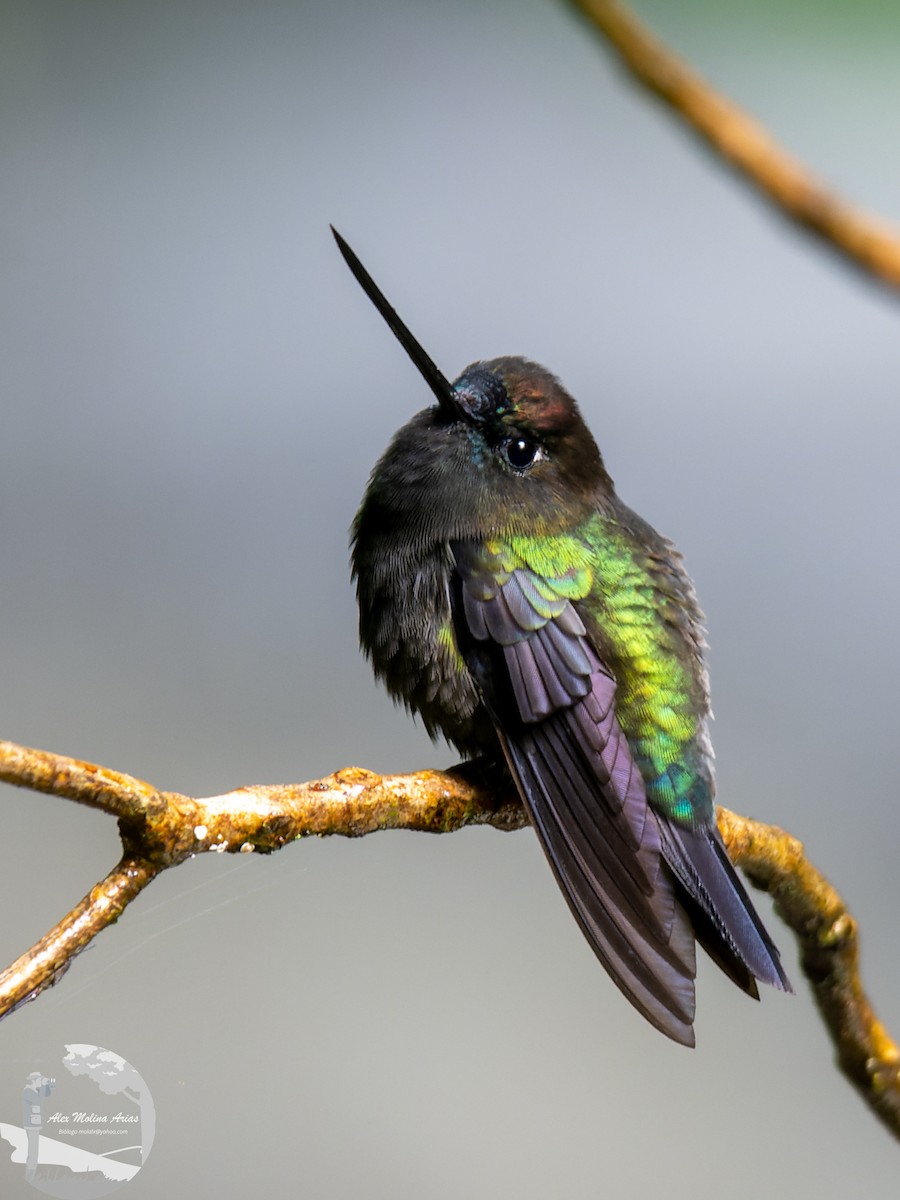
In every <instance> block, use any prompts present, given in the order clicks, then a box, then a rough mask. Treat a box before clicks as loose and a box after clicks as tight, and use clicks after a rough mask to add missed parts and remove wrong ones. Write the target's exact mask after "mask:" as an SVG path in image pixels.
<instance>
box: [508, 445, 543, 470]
mask: <svg viewBox="0 0 900 1200" xmlns="http://www.w3.org/2000/svg"><path fill="white" fill-rule="evenodd" d="M500 453H501V454H502V455H503V457H504V458H505V459H506V461H507V462H508V463H509V465H510V466H511V467H512V469H513V470H514V471H527V470H528V468H529V467H530V466H533V465H534V463H536V462H539V461H540V460H541V459H542V458H543V457H544V452H543V451H542V450H541V448H540V446H539V445H538V444H537V442H533V441H531V439H530V438H525V437H511V438H507V439H506V441H505V442H503V443H502V445H501V446H500Z"/></svg>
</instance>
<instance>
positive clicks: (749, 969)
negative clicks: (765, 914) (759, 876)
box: [657, 816, 794, 999]
mask: <svg viewBox="0 0 900 1200" xmlns="http://www.w3.org/2000/svg"><path fill="white" fill-rule="evenodd" d="M657 820H658V823H659V830H660V837H661V840H662V851H663V857H664V858H665V860H666V862H667V863H668V864H669V866H670V867H671V869H672V871H673V873H674V875H675V878H676V879H677V880H678V882H679V884H680V885H681V888H682V890H683V892H684V895H683V896H682V903H683V904H684V905H685V907H686V908H687V910H688V912H689V914H690V916H691V919H692V921H693V924H694V931H695V933H696V935H697V940H698V941H699V942H700V944H701V945H702V946H703V948H704V950H706V952H707V953H708V954H709V955H710V957H711V958H712V959H713V960H714V961H715V962H716V963H717V964H718V965H719V966H720V967H721V968H722V970H723V971H724V972H725V974H726V975H727V976H728V977H729V978H730V979H732V980H733V981H734V982H735V983H736V984H737V985H738V987H739V988H742V989H743V990H744V991H745V992H747V994H748V995H750V996H754V997H756V998H757V999H758V997H759V993H758V992H757V989H756V982H755V980H756V979H759V980H760V981H761V982H762V983H768V984H771V985H772V987H776V988H779V989H780V990H781V991H783V992H792V991H793V990H794V989H793V988H792V987H791V984H790V980H789V979H788V977H787V975H786V974H785V971H784V968H783V967H782V965H781V955H780V954H779V951H778V947H777V946H776V945H775V943H774V942H773V941H772V939H771V938H770V937H769V934H768V933H767V932H766V928H765V926H764V925H763V923H762V921H761V920H760V918H759V914H758V913H757V911H756V909H755V908H754V906H753V902H752V900H751V899H750V897H749V896H748V895H747V890H746V888H745V887H744V885H743V884H742V883H741V880H740V878H739V876H738V874H737V872H736V871H735V869H734V867H733V866H732V864H731V860H730V859H729V857H728V854H727V852H726V850H725V846H724V843H723V842H722V838H721V836H720V834H719V831H718V829H716V828H715V827H713V828H712V829H687V828H685V827H684V826H682V825H676V824H675V823H674V822H673V821H669V820H667V819H666V818H665V817H662V816H658V817H657Z"/></svg>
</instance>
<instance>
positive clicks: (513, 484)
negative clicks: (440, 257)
mask: <svg viewBox="0 0 900 1200" xmlns="http://www.w3.org/2000/svg"><path fill="white" fill-rule="evenodd" d="M332 232H333V233H334V236H335V239H336V241H337V243H338V247H339V249H340V251H341V253H342V254H343V256H344V259H345V261H346V262H347V264H348V266H349V267H350V269H351V271H352V272H353V274H354V276H355V277H356V279H357V281H358V282H359V283H360V285H361V286H362V288H363V290H364V291H365V292H366V294H367V295H368V296H369V298H370V300H372V302H373V304H374V305H375V307H376V308H377V309H378V311H379V312H380V313H381V315H382V316H383V317H384V319H385V320H386V321H387V323H388V325H389V326H390V328H391V329H392V330H393V332H394V334H395V335H396V337H397V339H398V341H399V342H400V344H401V345H402V346H403V348H404V349H405V350H406V352H407V353H408V354H409V356H410V358H411V359H412V361H413V362H414V363H415V365H416V366H417V367H418V369H419V371H420V372H421V374H422V376H423V378H424V379H425V381H426V382H427V384H428V386H429V387H430V388H431V390H432V391H433V392H434V394H435V397H436V398H437V405H436V406H435V407H432V408H429V409H425V410H424V411H423V412H420V413H418V414H417V415H416V416H415V417H413V419H412V420H411V421H410V422H409V423H408V424H407V425H405V426H404V427H403V428H402V429H401V430H400V431H399V433H398V434H397V435H396V437H395V438H394V441H393V442H392V444H391V445H390V447H389V448H388V450H387V452H386V453H385V455H384V456H383V457H382V459H381V461H380V462H379V464H378V465H377V467H376V468H375V471H374V473H373V477H372V482H371V484H370V489H369V495H368V500H370V501H376V500H378V499H380V500H381V501H383V502H384V505H385V507H386V508H389V509H390V510H391V511H392V512H393V513H395V514H397V515H402V516H403V517H405V519H406V520H407V521H408V522H413V523H415V524H418V525H419V526H428V527H429V529H428V531H429V532H431V533H433V532H435V529H436V528H439V531H440V533H441V534H442V535H447V536H453V537H464V536H468V535H471V534H476V533H484V532H485V531H486V530H488V529H489V528H491V527H497V528H498V529H499V527H500V525H501V523H502V526H503V528H505V529H511V528H513V529H515V528H520V529H521V531H522V532H529V533H536V532H538V529H539V528H540V527H542V526H543V527H544V528H547V529H548V531H549V529H551V528H553V527H557V528H562V527H564V526H566V525H568V524H570V523H571V521H572V519H573V517H575V516H576V515H577V514H578V513H579V512H580V511H582V510H583V511H584V513H585V514H587V513H588V512H589V511H590V510H592V509H596V508H597V507H598V506H600V507H603V506H604V500H605V499H606V498H608V497H611V495H612V481H611V480H610V478H609V476H608V475H607V473H606V470H605V468H604V466H603V460H602V458H601V457H600V451H599V450H598V449H597V444H596V442H595V441H594V439H593V437H592V436H591V433H590V431H589V430H588V428H587V426H586V425H585V423H584V421H583V419H582V417H581V414H580V412H579V411H578V405H577V404H576V403H575V400H574V399H573V398H572V397H571V396H570V395H569V393H568V392H567V391H566V390H565V389H564V388H563V386H562V385H561V384H560V382H559V380H558V379H557V378H556V377H555V376H554V375H551V374H550V372H549V371H547V370H545V369H544V368H543V367H541V366H538V365H537V363H533V362H529V361H528V360H527V359H524V358H514V357H511V358H495V359H490V360H488V361H486V362H476V363H472V364H471V366H469V367H467V368H466V369H465V371H463V373H462V374H461V375H460V376H459V378H458V379H457V380H456V381H455V383H452V384H451V383H450V382H449V381H448V380H447V379H446V377H445V376H444V375H443V374H442V373H441V371H440V370H439V369H438V368H437V367H436V366H435V364H434V363H433V362H432V360H431V359H430V358H429V357H428V355H427V354H426V353H425V351H424V350H423V349H422V347H421V346H420V344H419V343H418V342H417V341H416V339H415V338H414V337H413V336H412V334H411V333H410V331H409V329H408V328H407V327H406V325H405V324H404V323H403V322H402V321H401V320H400V318H399V316H398V315H397V313H396V312H395V311H394V309H393V308H392V307H391V306H390V305H389V304H388V302H387V300H386V299H385V297H384V295H383V293H382V292H381V291H380V290H379V288H378V286H377V285H376V284H375V282H374V281H373V279H372V277H371V276H370V275H369V274H368V272H367V271H366V269H365V268H364V267H363V265H362V263H361V262H360V261H359V259H358V258H357V257H356V255H355V254H354V253H353V251H352V250H351V249H350V247H349V246H348V245H347V243H346V242H345V241H344V240H343V238H341V236H340V235H339V234H338V233H337V231H336V230H332ZM422 532H426V531H425V530H424V529H423V530H422Z"/></svg>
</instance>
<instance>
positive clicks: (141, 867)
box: [0, 854, 163, 1017]
mask: <svg viewBox="0 0 900 1200" xmlns="http://www.w3.org/2000/svg"><path fill="white" fill-rule="evenodd" d="M162 869H163V868H162V865H161V864H158V863H150V862H148V861H147V860H146V859H141V858H137V857H135V856H133V855H128V854H126V855H124V856H123V858H122V859H121V861H120V862H119V863H118V864H117V865H116V866H115V868H114V869H113V870H112V871H110V873H109V874H108V875H107V877H106V878H105V879H103V880H101V881H100V883H98V884H97V885H96V887H93V888H91V890H90V891H89V892H88V894H87V895H86V896H85V897H84V899H83V900H82V901H81V902H80V903H79V904H76V905H75V907H74V908H73V909H72V911H71V912H69V913H66V915H65V916H64V917H63V919H62V920H61V921H60V922H59V924H58V925H55V926H54V927H53V929H51V930H50V932H49V933H48V934H47V935H46V936H45V937H42V938H41V940H40V941H39V942H36V943H35V945H33V946H32V947H31V949H30V950H26V952H25V953H24V954H23V955H21V957H19V958H17V959H16V961H15V962H14V963H12V964H11V965H10V966H8V967H7V968H6V970H5V971H3V972H2V973H0V1017H3V1016H6V1014H7V1013H10V1012H12V1011H13V1010H14V1009H16V1008H18V1007H19V1005H21V1004H24V1003H25V1002H26V1000H33V999H34V998H35V997H36V996H38V995H39V994H40V993H41V992H42V991H44V989H45V988H48V987H51V986H52V985H53V984H54V983H58V982H59V980H60V979H61V978H62V976H63V975H64V974H65V972H66V971H67V970H68V969H69V967H70V966H71V964H72V960H73V958H75V956H76V955H77V954H80V953H81V951H82V950H83V949H84V948H85V946H87V945H88V943H89V942H92V941H93V940H94V938H95V937H96V936H97V934H98V933H99V932H100V930H101V929H105V928H106V927H107V925H112V924H114V923H115V922H116V921H117V920H118V918H119V917H120V916H121V914H122V913H123V912H124V910H125V908H126V907H127V905H129V904H130V903H131V901H132V900H133V899H134V898H135V896H137V895H138V893H139V892H142V891H143V890H144V888H145V887H146V886H147V884H148V883H149V882H150V881H151V879H154V878H155V877H156V876H157V875H158V874H159V872H160V871H161V870H162Z"/></svg>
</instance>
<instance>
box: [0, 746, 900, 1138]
mask: <svg viewBox="0 0 900 1200" xmlns="http://www.w3.org/2000/svg"><path fill="white" fill-rule="evenodd" d="M0 780H2V781H4V782H6V783H11V784H15V785H16V786H18V787H25V788H30V789H32V790H33V791H37V792H46V793H48V794H49V795H53V796H62V797H65V798H66V799H68V800H74V801H76V802H77V803H79V804H87V805H89V806H90V807H91V808H99V809H102V810H103V811H104V812H107V813H109V814H110V815H111V816H114V817H117V818H118V820H119V832H120V835H121V838H122V849H123V854H122V858H121V860H120V861H119V863H118V864H117V866H116V867H115V868H114V869H113V870H112V871H111V872H110V874H109V875H108V876H107V877H106V878H105V879H104V880H102V881H101V882H100V883H98V884H97V885H96V886H95V887H93V888H92V889H91V890H90V892H88V894H87V895H86V896H85V897H84V899H83V900H82V901H81V902H80V903H79V904H77V905H76V906H75V907H74V908H73V909H72V911H71V912H69V913H67V914H66V916H65V917H63V919H62V920H61V921H60V922H59V924H58V925H57V926H56V927H55V928H54V929H52V930H51V931H50V932H49V933H48V934H47V935H46V937H43V938H41V940H40V941H39V942H38V943H37V944H36V945H34V946H32V947H31V949H30V950H27V951H26V952H25V953H24V954H23V955H22V956H21V957H20V958H18V959H17V960H16V961H15V962H14V963H12V965H11V966H9V967H8V968H7V969H6V970H5V971H3V972H2V974H0V1017H2V1016H5V1015H6V1014H7V1013H9V1012H11V1011H12V1010H13V1009H15V1008H16V1007H17V1006H18V1005H20V1004H22V1003H24V1002H25V1001H26V1000H31V999H33V998H34V997H36V996H38V995H39V994H40V993H41V992H42V991H43V990H44V989H45V988H46V987H49V986H50V985H51V984H53V983H55V982H56V981H57V980H58V979H59V978H60V977H61V976H62V974H63V973H64V972H65V971H66V970H67V968H68V967H69V965H70V963H71V962H72V959H73V958H74V957H75V955H77V954H78V952H79V951H80V950H83V949H84V947H85V946H86V945H88V943H89V942H90V941H92V940H93V938H95V937H96V936H97V934H98V933H99V932H100V931H101V930H102V929H105V928H106V926H107V925H110V924H112V923H113V922H114V921H116V920H118V918H119V917H120V916H121V914H122V913H123V911H124V910H125V908H126V907H127V906H128V904H130V903H131V901H132V900H133V899H134V898H135V897H136V896H137V895H138V894H139V893H140V892H141V891H142V890H143V889H144V888H145V887H146V886H147V884H148V883H150V881H151V880H152V879H154V878H155V877H156V876H157V875H158V874H160V872H162V871H164V870H166V869H167V868H169V867H174V866H177V865H178V864H179V863H182V862H184V861H185V859H187V858H190V857H191V856H192V855H194V854H203V853H209V852H215V853H229V854H234V853H250V852H254V851H255V852H259V853H264V854H265V853H270V852H272V851H275V850H279V849H280V848H281V847H282V846H284V845H286V844H287V843H288V842H293V841H296V840H297V839H298V838H303V837H308V836H309V835H310V834H316V835H319V836H325V835H328V834H339V835H341V836H343V837H362V836H363V835H365V834H367V833H375V832H376V831H377V830H380V829H416V830H420V831H424V832H426V833H452V832H453V831H454V830H456V829H462V828H463V826H465V825H493V826H494V828H496V829H503V830H512V829H521V828H522V827H523V826H525V825H527V823H528V822H527V819H526V816H525V813H524V810H523V809H522V807H521V805H520V803H519V801H518V799H517V798H516V797H515V796H513V795H501V796H498V795H497V794H495V793H494V792H493V791H492V790H491V789H490V788H489V787H488V786H486V784H485V783H484V782H482V781H481V780H480V776H479V772H478V771H477V769H473V768H472V767H470V766H463V767H460V768H457V769H455V770H453V771H419V772H417V773H416V774H413V775H375V774H374V773H373V772H371V771H363V770H361V769H360V768H358V767H348V768H347V769H345V770H343V771H338V772H336V773H335V774H334V775H329V776H327V778H325V779H316V780H313V781H312V782H309V783H298V784H288V785H273V786H268V787H265V786H262V787H245V788H239V789H237V790H236V791H233V792H227V793H225V794H224V795H221V796H212V797H209V798H207V799H194V798H192V797H190V796H182V795H179V794H178V793H177V792H160V791H157V789H156V788H154V787H151V785H150V784H147V783H143V782H142V781H141V780H138V779H133V778H132V777H131V776H130V775H121V774H119V773H117V772H115V771H110V770H107V769H106V768H104V767H97V766H94V765H93V764H91V763H84V762H78V761H77V760H76V759H71V758H64V757H63V756H61V755H58V754H50V753H47V752H45V751H43V750H29V749H27V748H26V747H24V746H17V745H15V744H14V743H13V742H0ZM718 816H719V827H720V829H721V830H722V835H723V837H724V839H725V844H726V846H727V847H728V853H729V854H730V855H731V858H732V859H733V861H734V862H735V863H736V864H737V865H738V866H739V867H743V868H744V870H745V871H746V872H747V874H748V875H749V876H750V878H751V880H752V881H753V882H754V883H755V884H756V885H757V886H758V887H761V888H763V889H764V890H765V891H767V892H769V893H771V895H772V896H773V897H774V899H775V905H776V909H777V911H778V913H779V914H780V916H781V917H782V919H783V920H784V921H785V923H786V924H787V925H788V926H789V928H790V929H791V930H793V932H794V934H795V935H796V937H797V941H798V943H799V946H800V961H801V963H802V966H803V970H804V973H805V974H806V977H807V979H808V980H809V983H810V986H811V987H812V990H813V994H814V996H815V998H816V1001H817V1003H818V1006H819V1011H820V1012H821V1014H822V1019H823V1020H824V1022H825V1025H826V1027H827V1029H828V1032H829V1034H830V1035H831V1039H832V1041H833V1042H834V1045H835V1047H836V1050H837V1057H838V1062H839V1064H840V1066H841V1069H842V1070H843V1072H844V1074H845V1075H846V1076H847V1078H848V1079H850V1080H851V1081H852V1082H853V1084H854V1085H855V1086H856V1087H857V1088H858V1090H859V1092H860V1093H861V1095H862V1096H863V1098H864V1099H865V1100H866V1102H867V1103H868V1104H869V1106H870V1107H871V1108H872V1109H873V1111H874V1112H875V1113H877V1115H878V1116H879V1118H880V1119H881V1120H882V1121H883V1122H884V1124H885V1125H886V1126H887V1127H888V1128H889V1129H890V1130H891V1132H892V1133H893V1134H894V1135H895V1136H897V1137H900V1052H898V1049H897V1046H896V1045H895V1043H894V1042H893V1041H892V1040H891V1038H890V1037H889V1036H888V1034H887V1032H886V1030H885V1029H884V1027H883V1026H882V1025H881V1023H880V1022H879V1021H878V1019H877V1018H876V1016H875V1014H874V1012H873V1011H872V1007H871V1005H870V1004H869V1001H868V999H867V997H866V994H865V992H864V991H863V987H862V983H861V982H860V978H859V952H858V946H857V931H856V923H855V921H854V920H853V918H852V917H851V916H850V914H849V913H848V912H847V909H846V907H845V905H844V903H843V901H842V900H841V898H840V896H839V895H838V894H837V892H836V891H835V890H834V888H832V887H831V885H830V884H829V883H828V881H827V880H826V879H824V878H823V877H822V876H821V875H820V874H819V872H818V871H817V870H816V869H815V867H813V866H812V864H811V863H810V862H809V861H808V860H807V859H806V858H805V856H804V853H803V847H802V845H801V844H800V843H799V842H798V841H796V839H795V838H792V837H791V836H790V835H788V834H786V833H784V832H783V831H782V830H780V829H776V828H774V827H773V826H770V825H762V824H760V823H759V822H757V821H752V820H750V819H749V818H748V817H741V816H738V815H737V814H735V813H732V812H729V811H728V810H727V809H719V814H718Z"/></svg>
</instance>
